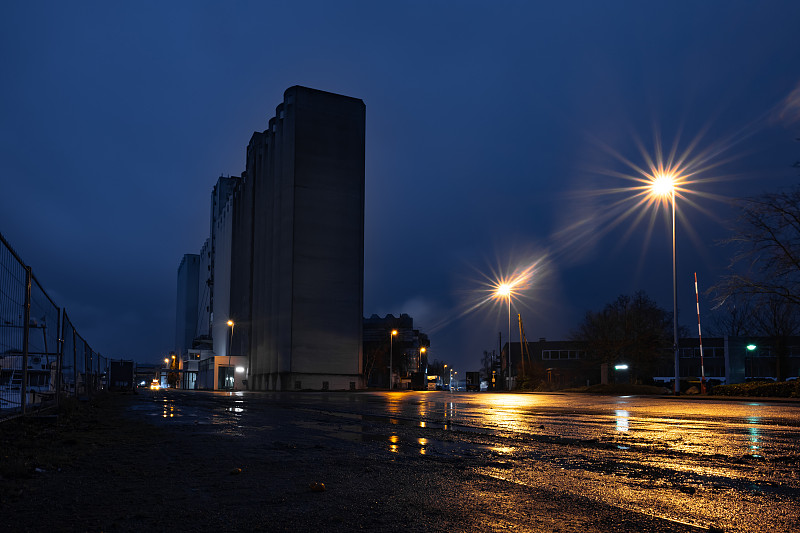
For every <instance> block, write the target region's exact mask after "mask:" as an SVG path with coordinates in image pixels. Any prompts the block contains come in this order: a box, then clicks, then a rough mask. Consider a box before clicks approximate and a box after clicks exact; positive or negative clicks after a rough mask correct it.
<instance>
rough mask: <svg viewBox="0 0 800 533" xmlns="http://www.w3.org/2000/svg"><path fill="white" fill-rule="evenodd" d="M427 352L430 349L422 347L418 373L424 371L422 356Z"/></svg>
mask: <svg viewBox="0 0 800 533" xmlns="http://www.w3.org/2000/svg"><path fill="white" fill-rule="evenodd" d="M427 351H428V349H427V348H425V347H424V346H421V347H420V349H419V361H418V362H417V372H421V371H422V355H423V354H424V353H425V352H427Z"/></svg>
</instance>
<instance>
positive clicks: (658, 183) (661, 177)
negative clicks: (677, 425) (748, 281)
mask: <svg viewBox="0 0 800 533" xmlns="http://www.w3.org/2000/svg"><path fill="white" fill-rule="evenodd" d="M676 179H677V176H675V174H663V173H662V174H657V175H656V176H655V177H654V179H653V181H652V183H651V185H650V192H651V194H653V195H655V196H660V197H662V198H666V197H669V198H670V205H671V207H672V334H673V339H672V349H673V352H674V354H673V355H674V356H675V387H674V392H675V394H678V393H679V392H680V391H681V385H680V358H679V355H678V264H677V261H676V259H675V181H676Z"/></svg>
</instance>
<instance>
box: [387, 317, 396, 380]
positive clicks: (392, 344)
mask: <svg viewBox="0 0 800 533" xmlns="http://www.w3.org/2000/svg"><path fill="white" fill-rule="evenodd" d="M395 335H397V330H396V329H393V330H392V333H391V335H389V390H392V350H393V349H394V337H395Z"/></svg>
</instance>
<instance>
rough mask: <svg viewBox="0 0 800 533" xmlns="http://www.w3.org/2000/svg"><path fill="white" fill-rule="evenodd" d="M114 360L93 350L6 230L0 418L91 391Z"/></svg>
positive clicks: (0, 276) (0, 298)
mask: <svg viewBox="0 0 800 533" xmlns="http://www.w3.org/2000/svg"><path fill="white" fill-rule="evenodd" d="M107 371H108V360H107V359H106V358H105V357H103V356H101V355H100V354H98V353H97V352H95V351H93V350H92V348H91V347H90V346H89V344H87V343H86V341H85V340H84V339H83V337H81V336H80V335H79V334H78V333H77V332H76V331H75V327H74V326H73V325H72V322H71V321H70V320H69V317H68V316H67V313H66V312H65V311H63V310H62V309H60V308H59V307H58V306H57V305H56V304H55V302H53V300H52V299H51V298H50V297H49V296H48V295H47V292H46V291H45V290H44V288H43V287H42V285H41V284H40V283H39V281H38V280H37V279H36V276H35V275H34V274H33V272H32V270H31V267H30V266H28V265H26V264H25V263H24V262H23V261H22V259H21V258H20V257H19V255H17V253H16V252H15V251H14V250H13V248H11V246H10V245H9V244H8V242H7V241H6V240H5V238H4V237H3V235H2V234H0V420H2V419H4V418H8V417H11V416H14V415H17V414H25V413H26V412H29V411H31V410H34V409H41V408H43V407H46V406H50V405H55V404H57V402H58V401H59V397H61V396H63V395H73V396H76V397H79V398H80V397H87V396H91V395H92V394H93V393H95V392H96V391H98V390H100V389H102V388H104V387H105V376H106V375H107Z"/></svg>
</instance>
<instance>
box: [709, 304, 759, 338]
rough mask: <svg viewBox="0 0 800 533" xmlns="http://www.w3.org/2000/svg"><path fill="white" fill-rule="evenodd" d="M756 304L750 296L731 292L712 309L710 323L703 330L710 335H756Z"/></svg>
mask: <svg viewBox="0 0 800 533" xmlns="http://www.w3.org/2000/svg"><path fill="white" fill-rule="evenodd" d="M754 308H755V306H754V305H753V304H752V302H751V300H750V298H745V297H744V296H743V295H741V294H731V295H730V296H728V297H727V298H725V299H724V300H721V301H718V304H717V305H716V306H715V307H714V308H713V309H712V313H711V317H710V321H709V323H708V325H707V326H706V325H705V324H704V325H703V331H704V332H705V333H706V334H707V335H708V336H709V337H725V336H728V337H744V336H748V335H755V334H756V331H755V325H754V320H753V313H754V312H755V311H754Z"/></svg>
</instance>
